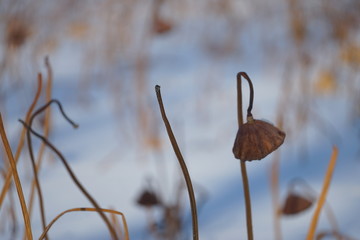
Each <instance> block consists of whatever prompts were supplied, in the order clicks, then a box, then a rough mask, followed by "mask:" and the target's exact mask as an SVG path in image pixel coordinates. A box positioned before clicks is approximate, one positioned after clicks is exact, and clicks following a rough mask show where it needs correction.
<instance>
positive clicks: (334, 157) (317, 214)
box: [306, 146, 338, 240]
mask: <svg viewBox="0 0 360 240" xmlns="http://www.w3.org/2000/svg"><path fill="white" fill-rule="evenodd" d="M337 156H338V148H337V147H336V146H334V147H333V151H332V154H331V158H330V162H329V165H328V169H327V171H326V175H325V178H324V182H323V187H322V190H321V194H320V197H319V200H318V201H317V205H316V209H315V212H314V215H313V217H312V220H311V223H310V228H309V232H308V234H307V237H306V239H307V240H312V239H314V237H315V231H316V226H317V223H318V220H319V217H320V212H321V209H322V207H323V206H324V204H325V201H326V195H327V192H328V190H329V187H330V182H331V178H332V175H333V173H334V169H335V164H336V160H337Z"/></svg>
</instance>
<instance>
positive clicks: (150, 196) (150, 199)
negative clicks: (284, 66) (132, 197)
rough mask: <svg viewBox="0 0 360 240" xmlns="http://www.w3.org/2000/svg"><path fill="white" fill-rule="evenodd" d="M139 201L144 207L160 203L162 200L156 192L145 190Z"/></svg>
mask: <svg viewBox="0 0 360 240" xmlns="http://www.w3.org/2000/svg"><path fill="white" fill-rule="evenodd" d="M137 203H138V204H139V205H140V206H143V207H153V206H156V205H159V204H160V201H159V199H158V198H157V196H156V194H155V193H153V192H151V191H149V190H144V191H143V192H142V193H141V195H140V197H139V198H138V200H137Z"/></svg>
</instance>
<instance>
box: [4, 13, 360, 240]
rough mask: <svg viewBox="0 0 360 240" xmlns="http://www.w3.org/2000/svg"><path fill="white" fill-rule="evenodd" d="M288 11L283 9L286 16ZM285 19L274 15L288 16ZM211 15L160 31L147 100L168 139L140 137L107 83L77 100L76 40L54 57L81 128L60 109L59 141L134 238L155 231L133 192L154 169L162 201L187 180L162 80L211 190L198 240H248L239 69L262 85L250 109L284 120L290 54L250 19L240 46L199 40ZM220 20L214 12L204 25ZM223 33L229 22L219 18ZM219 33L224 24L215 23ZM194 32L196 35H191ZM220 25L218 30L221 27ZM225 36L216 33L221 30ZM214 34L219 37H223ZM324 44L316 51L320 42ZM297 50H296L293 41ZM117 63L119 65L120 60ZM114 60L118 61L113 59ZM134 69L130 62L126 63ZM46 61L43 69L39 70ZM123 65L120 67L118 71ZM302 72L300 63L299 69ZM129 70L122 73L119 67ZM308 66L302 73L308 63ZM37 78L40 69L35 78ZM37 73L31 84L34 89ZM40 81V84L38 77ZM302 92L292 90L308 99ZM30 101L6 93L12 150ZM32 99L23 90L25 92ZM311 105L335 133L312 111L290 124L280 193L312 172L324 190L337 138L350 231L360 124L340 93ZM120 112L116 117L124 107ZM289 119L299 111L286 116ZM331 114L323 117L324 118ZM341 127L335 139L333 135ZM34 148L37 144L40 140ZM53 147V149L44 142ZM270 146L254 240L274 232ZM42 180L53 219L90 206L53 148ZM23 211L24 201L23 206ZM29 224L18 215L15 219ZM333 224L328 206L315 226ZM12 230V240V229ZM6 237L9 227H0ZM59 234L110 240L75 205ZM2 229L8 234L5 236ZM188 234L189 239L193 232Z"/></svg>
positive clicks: (58, 86) (251, 166)
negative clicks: (279, 52)
mask: <svg viewBox="0 0 360 240" xmlns="http://www.w3.org/2000/svg"><path fill="white" fill-rule="evenodd" d="M279 18H280V19H281V17H279ZM279 18H276V19H270V20H269V21H270V22H277V23H279V22H281V20H279ZM202 24H204V23H200V24H198V25H197V24H192V23H191V22H189V23H187V22H184V23H183V24H182V25H180V26H178V28H177V29H175V30H174V31H173V32H170V33H169V34H168V35H165V36H159V37H156V38H155V39H154V40H153V42H152V45H151V47H150V48H149V49H150V50H149V52H150V54H149V56H150V64H149V67H148V69H147V70H148V72H147V74H148V79H147V82H146V84H145V86H144V87H145V91H144V94H145V96H143V99H142V100H143V101H145V102H146V103H145V104H144V105H145V106H147V107H148V109H150V110H149V111H148V112H147V113H148V114H153V116H150V117H149V118H150V119H152V120H153V121H155V125H154V126H152V125H151V127H150V128H152V127H155V128H159V139H160V142H161V145H160V148H158V149H155V148H145V149H143V150H142V151H141V147H142V145H141V143H139V139H140V140H141V135H140V137H139V132H141V131H139V132H137V131H135V129H136V125H137V123H138V119H136V114H134V112H135V111H136V109H134V105H132V104H131V103H130V104H126V103H125V104H123V103H119V102H116V101H114V96H113V95H112V94H110V93H111V91H110V88H111V87H112V86H113V85H111V84H108V83H102V82H101V81H99V82H98V83H95V84H91V85H90V87H89V89H88V94H89V95H88V97H86V98H85V99H86V104H84V103H81V102H80V103H79V99H78V97H79V95H80V93H79V85H78V81H77V78H78V77H79V75H80V73H81V71H82V69H81V65H80V63H79V61H81V57H79V56H78V55H77V54H79V55H81V52H80V51H79V50H78V49H77V47H76V45H72V44H71V43H68V44H65V45H64V46H62V47H61V48H60V49H59V51H57V52H54V54H52V55H50V59H51V63H52V66H53V70H54V87H53V97H54V98H56V99H59V100H60V101H61V102H62V104H63V107H64V109H65V111H66V112H67V114H68V115H69V116H70V117H71V118H72V119H73V120H74V121H75V122H77V123H78V124H79V125H80V127H79V128H78V129H76V130H74V129H72V127H71V126H70V125H68V124H67V123H66V122H65V121H64V120H63V119H62V117H61V116H60V114H59V113H58V111H57V109H56V108H55V107H54V108H53V120H54V122H53V129H52V132H51V137H50V140H51V141H52V142H53V143H54V144H55V145H56V146H57V147H58V149H60V150H61V151H62V153H63V154H64V155H65V157H66V158H67V160H68V161H69V163H70V165H71V167H72V168H73V170H74V172H75V173H76V175H77V177H78V178H79V179H80V181H81V182H82V184H83V185H84V186H85V187H86V188H87V189H88V190H89V192H90V193H91V194H92V195H93V196H94V197H95V199H96V200H97V201H98V202H99V204H100V205H101V206H102V207H106V208H113V209H116V210H118V211H121V212H123V213H124V214H125V215H126V218H127V221H128V226H129V230H130V234H131V236H130V238H131V239H132V240H143V239H150V238H149V237H148V235H147V230H146V224H147V222H146V213H145V211H144V210H143V209H141V208H140V207H138V206H137V205H136V198H137V197H138V196H139V194H140V192H141V190H142V188H143V187H144V186H146V179H148V178H151V179H152V182H153V184H154V185H155V186H158V187H159V191H161V193H162V196H164V198H165V201H168V202H171V201H174V196H175V190H174V186H176V185H175V184H176V183H177V182H178V181H179V179H180V180H181V179H182V178H181V172H180V168H179V166H178V163H177V160H176V158H175V155H174V153H173V150H172V147H171V145H170V142H169V140H168V137H167V134H166V131H165V127H164V125H163V123H162V121H161V118H160V112H159V110H158V106H157V101H156V96H155V91H154V86H155V84H159V85H161V91H162V96H163V101H164V104H165V108H166V111H167V115H168V118H169V120H170V122H171V124H172V127H173V131H174V133H175V136H176V137H177V140H178V143H179V146H180V149H181V150H182V151H183V155H184V158H185V160H186V162H187V165H188V169H189V172H190V174H191V177H192V180H193V182H194V185H195V186H194V188H195V191H196V192H205V193H206V196H207V197H206V200H205V202H204V203H202V204H201V205H200V206H201V208H200V209H199V224H200V226H199V227H200V238H201V239H203V240H217V239H230V240H231V239H245V238H246V222H245V209H244V199H243V189H242V182H241V175H240V164H239V161H238V160H236V159H234V157H233V154H232V151H231V149H232V146H233V142H234V139H235V135H236V131H237V120H236V74H237V72H239V71H245V72H247V73H248V75H249V76H250V77H251V78H252V80H253V84H254V88H255V102H254V110H253V114H254V117H255V118H259V119H266V120H269V121H271V122H273V123H275V122H276V121H277V113H278V106H279V99H280V98H281V96H282V94H284V93H283V92H282V87H281V86H282V84H283V83H284V82H283V80H282V79H283V73H284V65H285V64H286V62H285V61H284V58H278V56H274V58H273V59H271V60H270V62H269V60H268V58H265V55H266V52H265V48H264V46H263V43H262V40H263V41H265V40H267V38H271V37H269V36H268V37H264V38H265V40H264V38H263V37H262V36H263V35H262V33H261V31H262V30H263V28H262V26H261V24H260V23H257V22H255V23H253V24H250V23H249V24H248V25H246V26H244V29H243V31H242V32H245V33H247V34H246V35H241V36H239V39H240V41H239V43H240V45H241V48H236V49H237V51H238V52H236V53H234V54H230V55H229V56H227V57H216V56H214V55H211V54H210V53H208V52H206V51H205V49H204V48H203V47H204V46H203V45H202V43H201V41H202V39H201V38H200V36H201V34H195V33H196V32H198V31H199V29H202ZM205 24H211V22H208V23H205ZM214 28H215V29H216V32H217V34H219V35H221V33H222V32H221V29H222V27H221V26H216V25H214ZM284 28H285V27H284V26H282V27H281V25H280V26H279V25H277V27H274V29H273V33H274V35H273V36H272V37H274V38H276V39H278V40H279V41H280V42H281V43H278V44H279V46H280V48H281V47H284V49H286V50H288V49H287V48H286V45H287V44H288V43H287V40H286V36H284V35H285V32H284ZM214 31H215V30H214ZM189 33H194V36H192V35H191V34H190V36H189ZM213 35H214V34H213ZM215 35H216V34H215ZM215 35H214V36H215ZM314 51H316V50H314ZM289 52H290V51H289ZM121 64H122V63H120V64H119V65H121ZM115 65H116V64H115ZM119 69H120V70H116V71H118V72H119V74H122V75H121V76H124V74H125V75H126V74H128V73H127V72H126V67H119ZM124 69H125V70H124ZM42 70H43V68H42ZM116 71H115V73H112V74H115V75H116ZM296 71H297V70H294V72H295V73H296ZM120 72H121V73H120ZM299 74H300V73H299ZM33 78H35V76H34V77H33ZM27 84H29V85H30V81H28V82H26V84H25V85H23V86H22V87H23V90H20V91H19V92H22V93H23V92H26V91H28V90H29V89H32V87H30V86H29V85H27ZM132 84H133V83H131V84H130V83H129V85H130V86H129V85H127V86H125V87H124V88H125V90H124V89H121V94H126V92H128V94H129V96H126V97H125V98H126V99H127V100H134V99H136V96H132V95H131V94H134V93H135V91H134V90H132V89H130V90H129V89H126V88H131V86H133V85H132ZM31 85H32V84H31ZM243 86H244V87H243V91H244V96H243V99H244V109H246V107H247V102H248V100H247V99H248V87H247V85H246V83H244V85H243ZM301 95H302V93H301V92H300V90H299V92H297V94H296V95H294V96H292V98H293V99H301V97H302V96H301ZM19 99H20V101H21V102H26V99H27V101H29V100H28V99H31V94H29V93H27V94H26V95H25V96H19V98H16V97H14V96H12V99H10V100H8V101H7V102H6V103H7V113H8V115H7V116H6V123H7V124H6V127H7V129H8V131H9V135H10V137H11V139H12V144H13V146H14V149H15V146H16V145H15V143H16V141H17V140H16V139H17V135H16V134H17V133H18V131H19V130H20V128H21V125H20V123H19V122H18V121H17V119H18V118H23V115H24V109H23V108H22V109H16V108H15V109H14V108H13V107H12V106H13V104H14V103H16V102H19ZM24 99H25V100H24ZM314 102H316V103H315V104H314V105H312V106H311V109H312V111H315V112H316V113H317V114H318V115H320V116H321V118H322V119H323V120H324V121H323V122H321V124H320V125H322V126H325V125H326V126H334V127H333V128H331V129H332V130H333V131H325V132H324V131H322V130H321V127H319V123H318V122H316V121H312V120H313V119H312V116H311V115H310V120H309V121H308V122H307V123H306V125H305V126H303V127H302V128H301V129H300V130H299V129H297V126H292V125H291V124H289V123H284V130H285V132H289V133H290V134H289V135H288V136H287V138H286V139H285V142H284V144H283V146H282V147H281V148H280V149H279V150H278V151H281V158H280V159H281V160H280V176H279V178H280V198H281V200H283V199H284V198H285V196H286V192H287V184H288V183H289V182H290V181H291V179H293V178H297V177H300V178H303V179H305V180H306V182H307V183H309V184H310V185H311V187H312V188H313V189H315V191H316V192H318V193H319V192H320V190H321V187H322V181H323V177H324V175H325V171H326V169H327V164H328V162H329V159H330V155H331V149H332V146H333V145H337V146H338V148H339V158H338V162H337V166H336V169H335V174H334V176H333V180H332V183H331V187H330V191H329V193H328V198H327V201H328V203H330V205H331V207H332V209H333V210H334V213H335V215H336V218H337V220H338V223H339V228H340V231H341V232H342V233H346V234H347V235H349V236H352V237H355V238H357V239H358V238H359V236H360V227H359V226H360V208H359V204H358V203H359V200H360V188H359V182H360V175H359V171H360V162H359V123H358V122H356V121H358V119H357V120H355V121H351V119H350V117H349V115H350V114H349V111H350V108H349V103H348V98H347V97H346V96H345V95H344V94H343V92H342V93H341V92H340V93H337V94H333V95H330V96H324V97H319V98H318V99H317V100H314ZM120 106H121V108H122V109H123V108H125V109H126V108H129V109H128V110H122V112H120V114H123V116H122V119H121V121H120V122H119V115H117V113H116V111H114V109H115V110H116V109H117V108H119V107H120ZM293 108H294V106H292V105H291V106H290V107H289V108H287V109H285V110H284V111H288V112H285V113H284V116H288V115H291V116H292V117H293V118H294V116H296V115H295V110H294V109H293ZM286 119H291V117H288V118H286ZM324 124H325V125H324ZM334 136H335V137H334ZM34 141H35V143H36V146H38V145H39V142H38V141H37V140H34ZM46 156H52V154H51V153H49V152H47V155H46ZM272 156H273V155H270V156H268V157H266V158H265V159H263V160H261V161H255V162H250V163H248V164H247V167H248V175H249V181H250V188H251V199H252V210H253V225H254V236H255V238H256V239H274V233H273V209H272V199H271V191H270V167H271V163H272V162H273V161H274V159H273V158H272ZM28 160H29V159H28V153H27V152H26V151H25V152H24V154H23V156H22V158H21V159H20V164H19V169H20V171H21V178H22V180H23V187H24V190H25V193H26V194H28V192H29V188H30V177H31V173H29V172H24V169H30V168H29V163H27V161H28ZM40 179H41V184H42V187H43V194H44V199H45V209H46V215H47V219H48V221H49V220H50V219H52V218H53V217H55V216H56V215H57V214H58V213H60V212H61V211H64V210H66V209H70V208H74V207H86V206H89V207H90V203H89V202H88V200H87V199H85V197H84V196H83V195H82V194H81V193H80V192H79V191H78V189H77V188H76V186H75V185H74V184H73V183H72V181H71V180H70V178H69V176H68V174H67V172H66V171H65V169H64V168H63V166H62V165H61V163H60V161H58V159H57V158H56V157H55V159H54V160H53V161H46V162H45V164H44V166H43V168H42V170H41V173H40ZM182 198H183V205H184V214H185V219H186V221H187V222H186V226H185V232H188V236H191V221H190V218H189V214H190V209H189V204H188V198H187V194H186V192H184V194H183V197H182ZM35 206H36V207H35V209H34V213H35V214H34V217H33V221H32V224H33V232H34V235H35V236H39V235H40V234H41V222H40V217H39V215H38V207H37V204H36V205H35ZM16 208H17V211H18V213H19V215H18V216H21V215H20V207H19V205H17V207H16ZM313 211H314V207H312V208H311V209H310V210H307V211H306V212H305V213H302V214H300V215H298V216H294V217H284V218H282V220H281V224H282V233H283V239H295V240H297V239H304V238H305V237H306V233H307V230H308V227H309V225H310V219H311V217H312V214H313ZM18 222H19V224H21V218H20V217H19V219H18ZM330 228H331V226H330V225H329V222H328V221H327V219H326V216H325V215H324V214H322V215H321V218H320V220H319V226H318V229H319V231H320V230H329V229H330ZM6 234H7V233H6V231H5V233H4V235H3V236H4V239H7V238H6V237H7V236H8V235H6ZM0 236H1V235H0ZM50 237H51V239H79V240H82V239H84V240H85V239H86V240H89V239H90V240H91V239H94V240H95V239H106V238H108V233H107V230H106V226H105V225H104V223H103V222H102V221H101V219H100V218H99V217H98V216H97V215H96V213H70V214H68V215H65V216H64V217H63V218H62V219H61V220H59V221H58V222H57V223H56V224H55V225H54V226H53V228H52V229H51V230H50ZM1 238H2V237H1ZM188 239H190V237H189V238H188Z"/></svg>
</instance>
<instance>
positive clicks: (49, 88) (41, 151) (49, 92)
mask: <svg viewBox="0 0 360 240" xmlns="http://www.w3.org/2000/svg"><path fill="white" fill-rule="evenodd" d="M45 67H46V69H47V81H46V89H45V90H46V92H45V93H46V96H45V99H46V102H49V101H50V100H51V95H52V68H51V65H50V62H49V58H48V57H45ZM50 118H51V109H50V108H47V109H46V110H45V118H44V137H45V138H48V136H49V132H50V122H51V119H50ZM30 127H31V124H30ZM28 133H29V132H28ZM28 139H29V136H28ZM28 142H29V141H28ZM29 143H30V144H29V147H30V145H31V141H30V142H29ZM44 151H45V144H44V143H42V144H41V145H40V149H39V151H38V155H37V159H36V161H35V159H34V155H33V154H32V150H31V151H30V150H29V152H30V156H31V161H32V166H33V171H34V173H35V172H36V173H38V172H39V171H40V167H41V163H42V159H43V154H44ZM35 186H36V189H37V190H38V195H39V202H40V212H41V219H42V225H43V230H44V229H45V226H46V219H45V214H44V207H43V200H42V194H41V189H40V184H39V181H38V177H37V175H36V176H35V175H34V179H33V181H32V182H31V190H30V196H29V200H28V207H29V215H30V217H31V214H32V209H33V203H34V196H35ZM24 237H25V236H24ZM45 239H46V240H47V239H48V237H47V236H45Z"/></svg>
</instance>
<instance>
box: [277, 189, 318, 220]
mask: <svg viewBox="0 0 360 240" xmlns="http://www.w3.org/2000/svg"><path fill="white" fill-rule="evenodd" d="M312 204H313V201H312V200H310V199H308V198H306V197H303V196H300V195H299V194H296V193H290V194H289V195H288V196H287V197H286V200H285V203H284V206H283V208H282V209H281V213H282V214H284V215H294V214H297V213H300V212H303V211H305V210H306V209H308V208H309V207H311V205H312Z"/></svg>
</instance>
